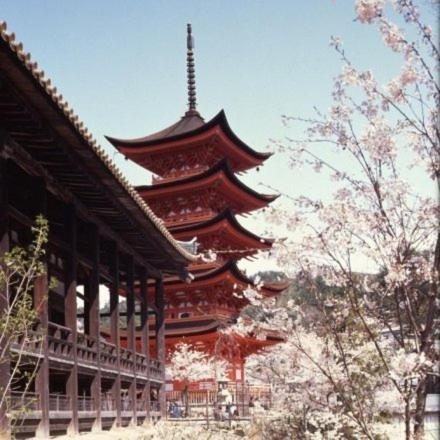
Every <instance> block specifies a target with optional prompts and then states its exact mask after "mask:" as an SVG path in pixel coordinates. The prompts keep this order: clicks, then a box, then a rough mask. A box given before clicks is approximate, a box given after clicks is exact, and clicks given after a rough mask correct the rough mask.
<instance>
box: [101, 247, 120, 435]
mask: <svg viewBox="0 0 440 440" xmlns="http://www.w3.org/2000/svg"><path fill="white" fill-rule="evenodd" d="M110 271H111V272H112V273H113V282H112V283H111V285H110V341H111V343H112V344H114V345H115V347H116V356H117V358H116V369H117V371H118V374H117V376H116V378H115V380H114V382H113V386H112V397H113V399H114V402H115V404H116V419H115V422H114V425H115V426H116V427H120V426H121V422H122V420H121V410H122V406H121V374H120V373H121V358H120V356H121V354H120V350H119V347H120V337H119V326H120V322H119V319H120V312H119V251H118V246H117V245H116V243H113V245H112V249H111V251H110ZM101 316H102V315H101Z"/></svg>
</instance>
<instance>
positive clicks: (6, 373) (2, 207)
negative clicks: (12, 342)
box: [0, 139, 11, 439]
mask: <svg viewBox="0 0 440 440" xmlns="http://www.w3.org/2000/svg"><path fill="white" fill-rule="evenodd" d="M1 149H2V140H1V139H0V153H1ZM8 250H9V218H8V173H7V162H6V159H4V158H2V156H1V155H0V263H1V262H2V260H3V255H4V254H5V253H6V252H8ZM3 287H4V286H1V285H0V289H1V290H0V314H3V313H4V311H5V310H6V309H7V307H8V303H9V298H8V295H7V292H6V289H4V288H3ZM0 344H1V345H0V355H1V356H0V358H1V359H0V399H1V400H2V401H3V404H2V405H1V406H0V439H7V438H10V423H9V419H8V417H7V406H8V405H7V401H8V399H9V395H10V393H9V378H10V368H11V367H10V362H9V348H8V344H6V341H5V340H4V339H2V342H1V343H0Z"/></svg>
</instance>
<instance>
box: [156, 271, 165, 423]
mask: <svg viewBox="0 0 440 440" xmlns="http://www.w3.org/2000/svg"><path fill="white" fill-rule="evenodd" d="M155 303H156V309H157V314H156V323H155V329H156V353H157V360H158V361H159V362H160V363H161V366H162V368H164V369H165V314H164V305H165V302H164V288H163V280H162V279H161V278H160V279H158V280H157V281H156V295H155ZM159 405H160V412H161V414H162V417H165V416H166V391H165V370H164V375H163V383H162V385H161V386H160V389H159Z"/></svg>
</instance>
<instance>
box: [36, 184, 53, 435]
mask: <svg viewBox="0 0 440 440" xmlns="http://www.w3.org/2000/svg"><path fill="white" fill-rule="evenodd" d="M33 189H34V196H35V200H36V201H37V203H38V204H39V207H40V210H39V211H40V213H41V214H42V215H43V216H47V193H46V188H45V185H44V182H43V181H42V180H41V179H35V184H34V185H33ZM47 279H48V274H47V263H46V273H44V274H42V275H40V276H38V277H37V278H36V279H35V282H34V304H35V307H36V309H37V311H38V318H39V323H40V326H39V328H40V331H41V332H42V334H43V341H42V352H41V355H42V357H41V358H40V364H39V367H38V371H37V373H36V376H35V391H36V393H37V395H38V396H39V399H40V408H41V419H40V422H39V424H38V427H37V430H36V436H37V437H40V438H46V437H48V436H49V431H50V429H49V427H50V422H49V390H50V383H49V341H48V323H49V311H48V299H49V298H48V296H49V290H48V282H47Z"/></svg>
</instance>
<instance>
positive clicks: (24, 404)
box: [9, 391, 41, 413]
mask: <svg viewBox="0 0 440 440" xmlns="http://www.w3.org/2000/svg"><path fill="white" fill-rule="evenodd" d="M9 399H10V408H11V412H12V411H13V412H18V413H21V412H24V413H28V412H32V411H40V410H41V408H40V398H39V395H38V394H37V393H31V392H22V391H11V393H10V397H9Z"/></svg>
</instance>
